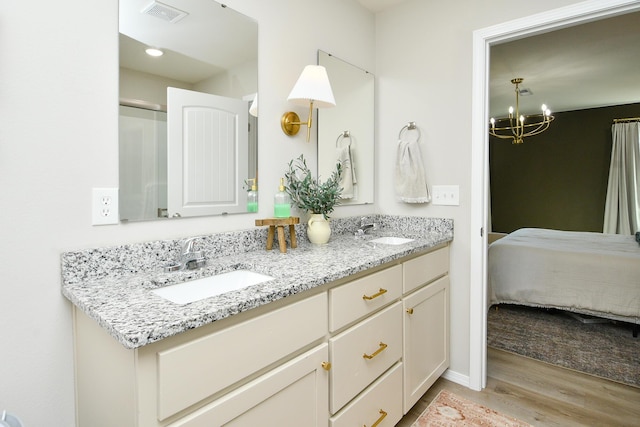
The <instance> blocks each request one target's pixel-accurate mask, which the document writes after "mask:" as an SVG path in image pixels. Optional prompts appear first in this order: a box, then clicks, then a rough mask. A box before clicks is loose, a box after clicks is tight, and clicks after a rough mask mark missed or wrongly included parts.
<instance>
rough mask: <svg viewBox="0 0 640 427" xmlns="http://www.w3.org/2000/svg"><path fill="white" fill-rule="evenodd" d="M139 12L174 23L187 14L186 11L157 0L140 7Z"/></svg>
mask: <svg viewBox="0 0 640 427" xmlns="http://www.w3.org/2000/svg"><path fill="white" fill-rule="evenodd" d="M141 13H144V14H147V15H151V16H155V17H156V18H160V19H162V20H163V21H167V22H171V23H172V24H175V23H176V22H178V21H179V20H181V19H182V18H184V17H185V16H187V15H189V14H188V13H187V12H184V11H182V10H180V9H176V8H174V7H171V6H169V5H166V4H163V3H160V2H158V1H154V2H151V4H149V5H148V6H147V7H145V8H144V9H142V11H141Z"/></svg>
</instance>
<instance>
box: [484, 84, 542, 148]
mask: <svg viewBox="0 0 640 427" xmlns="http://www.w3.org/2000/svg"><path fill="white" fill-rule="evenodd" d="M523 80H524V79H522V78H515V79H512V80H511V83H513V84H514V85H516V109H515V111H514V110H513V107H509V117H505V118H502V119H494V118H493V117H492V118H491V120H490V122H491V127H490V129H489V133H490V134H491V135H493V136H495V137H498V138H501V139H511V140H512V141H511V143H512V144H522V143H523V142H524V141H523V140H524V138H526V137H528V136H533V135H538V134H540V133H542V132H544V131H545V130H547V129H548V128H549V123H551V122H552V121H553V119H554V117H553V116H552V115H551V110H549V109H548V108H547V106H546V105H544V104H542V112H541V113H540V114H532V115H530V116H523V115H521V114H520V103H519V101H520V90H519V88H518V85H519V84H520V83H522V81H523Z"/></svg>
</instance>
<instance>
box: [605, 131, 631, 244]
mask: <svg viewBox="0 0 640 427" xmlns="http://www.w3.org/2000/svg"><path fill="white" fill-rule="evenodd" d="M611 133H612V135H613V147H612V149H611V167H610V170H609V185H608V186H607V200H606V204H605V208H604V227H603V232H604V233H611V234H634V233H635V232H636V231H640V197H639V195H638V192H639V191H640V123H638V122H631V123H615V124H614V125H613V126H612V128H611Z"/></svg>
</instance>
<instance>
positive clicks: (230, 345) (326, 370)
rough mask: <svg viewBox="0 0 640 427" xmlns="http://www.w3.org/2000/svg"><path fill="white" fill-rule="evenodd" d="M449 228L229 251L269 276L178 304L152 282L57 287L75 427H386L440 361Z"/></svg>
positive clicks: (445, 344)
mask: <svg viewBox="0 0 640 427" xmlns="http://www.w3.org/2000/svg"><path fill="white" fill-rule="evenodd" d="M396 219H397V218H382V217H381V218H378V220H379V221H382V222H384V221H385V220H388V221H390V223H394V221H393V220H396ZM447 224H448V225H446V226H445V227H444V228H441V227H439V226H438V227H436V228H435V229H434V228H430V230H431V231H429V229H427V231H421V234H417V233H416V232H415V230H414V231H413V232H411V233H410V232H409V231H408V229H406V228H404V229H402V227H401V228H400V229H397V228H396V229H393V234H394V235H396V236H397V235H402V236H403V237H411V238H412V241H411V242H409V243H404V244H400V245H385V244H375V243H371V241H370V240H372V239H371V238H370V236H366V237H365V238H360V239H358V238H355V237H353V235H350V234H347V233H345V234H339V235H336V236H334V237H333V238H332V240H331V241H330V243H329V244H328V245H323V246H315V245H311V244H308V243H307V242H300V245H299V247H298V248H297V249H295V250H292V251H289V252H287V253H286V254H281V253H278V252H277V251H275V252H273V251H272V252H271V253H265V251H264V249H261V250H260V251H259V252H258V251H248V252H245V253H243V254H241V255H240V254H237V255H234V256H233V257H232V258H233V260H234V262H235V264H234V265H238V263H240V264H241V265H242V266H243V267H247V266H250V267H251V268H252V269H253V270H259V271H262V272H264V273H266V274H269V275H271V276H273V277H274V280H273V281H272V282H267V283H264V284H261V285H257V286H254V287H251V288H249V289H246V290H244V291H237V292H231V293H229V294H222V295H219V296H216V297H212V298H207V299H204V300H202V301H198V302H194V303H191V304H185V305H177V304H174V303H171V302H169V301H163V300H162V298H161V297H159V296H156V295H154V294H152V293H151V292H149V288H152V287H154V286H157V284H158V281H159V280H157V279H156V280H152V279H149V277H152V276H153V273H145V275H143V276H144V277H143V278H140V277H139V276H140V274H137V275H133V276H126V277H125V276H122V277H119V278H118V279H115V280H109V279H105V278H100V279H96V280H93V281H87V282H85V281H80V280H66V281H65V284H63V293H64V294H65V296H67V297H68V298H69V299H70V300H71V301H72V302H73V303H74V308H73V313H74V328H75V330H74V337H75V357H76V360H75V362H76V388H77V391H76V395H77V412H78V425H79V426H80V427H83V426H92V427H93V426H113V425H118V426H141V427H142V426H172V427H173V426H217V425H229V426H245V425H268V426H286V425H293V424H292V423H295V425H300V426H334V427H339V426H352V425H366V426H394V425H395V424H396V423H397V422H398V421H399V420H400V418H402V416H403V414H405V413H406V412H407V411H408V410H409V409H410V408H411V407H412V406H413V405H414V403H415V402H416V401H417V400H418V399H419V398H420V397H421V396H422V394H424V392H425V391H426V390H427V389H428V388H429V387H430V386H431V385H432V384H433V382H435V380H436V379H437V378H438V377H439V376H440V375H441V374H442V373H443V372H444V371H445V370H446V369H447V367H448V364H449V279H448V271H449V242H450V241H451V240H452V237H453V229H452V223H450V222H449V223H447ZM423 225H424V224H422V225H421V226H420V227H421V228H422V226H423ZM383 229H384V228H383ZM423 230H424V228H423ZM385 231H387V232H388V231H389V229H385ZM91 257H95V254H91ZM80 258H82V256H81V255H78V254H74V255H73V256H72V259H73V260H74V262H80V261H81V260H80ZM85 261H86V260H85ZM225 261H228V260H225V257H221V258H219V259H215V260H210V261H209V263H210V264H220V263H222V264H224V262H225ZM64 264H65V263H64V262H63V265H64ZM67 267H69V266H67ZM63 269H64V268H63ZM205 273H206V270H205ZM160 276H162V275H160ZM162 277H164V276H162ZM105 283H106V284H105ZM125 289H129V291H130V292H125ZM140 289H143V290H142V291H140ZM99 293H107V294H108V296H106V297H104V298H105V299H103V297H101V296H100V295H97V294H99ZM256 295H258V297H257V300H259V301H260V302H259V303H255V299H254V301H250V298H249V296H253V297H255V296H256ZM116 298H120V301H114V299H116ZM143 298H146V301H144V302H143V301H141V299H143ZM243 299H245V300H246V302H247V304H246V307H247V308H246V309H242V308H241V307H242V304H243ZM110 304H111V305H112V306H111V307H108V308H105V305H107V306H109V305H110ZM145 307H146V309H147V310H145ZM239 307H240V308H239ZM210 319H213V320H210ZM134 325H135V327H134Z"/></svg>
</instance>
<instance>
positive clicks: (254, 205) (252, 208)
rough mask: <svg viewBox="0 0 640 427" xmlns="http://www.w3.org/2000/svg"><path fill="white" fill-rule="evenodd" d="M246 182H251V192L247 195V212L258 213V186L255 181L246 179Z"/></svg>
mask: <svg viewBox="0 0 640 427" xmlns="http://www.w3.org/2000/svg"><path fill="white" fill-rule="evenodd" d="M247 181H253V184H252V185H251V191H249V192H248V193H247V212H258V186H257V185H256V180H255V179H248V180H247Z"/></svg>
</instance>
